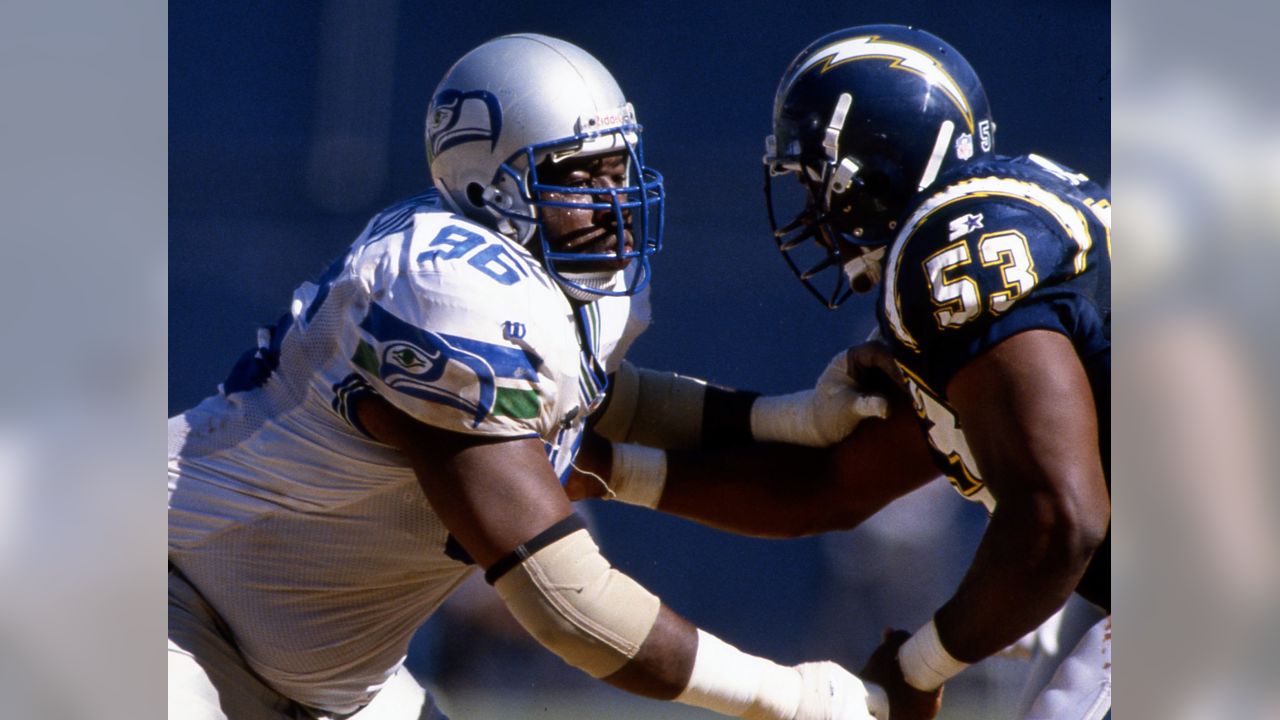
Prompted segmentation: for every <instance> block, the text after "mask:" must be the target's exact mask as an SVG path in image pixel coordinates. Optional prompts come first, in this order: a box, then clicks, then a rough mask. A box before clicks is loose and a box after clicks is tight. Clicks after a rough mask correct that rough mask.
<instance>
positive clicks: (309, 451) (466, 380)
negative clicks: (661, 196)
mask: <svg viewBox="0 0 1280 720" xmlns="http://www.w3.org/2000/svg"><path fill="white" fill-rule="evenodd" d="M647 317H648V313H647V305H645V298H643V297H638V298H626V297H620V298H602V299H601V300H600V301H598V302H596V303H592V304H590V305H587V306H585V307H584V308H581V309H580V311H578V312H576V313H575V311H574V310H573V309H572V308H571V307H570V305H569V303H568V301H567V300H566V299H565V297H564V295H563V293H562V292H561V291H560V290H559V289H558V287H557V286H556V285H555V284H554V283H553V282H552V281H551V280H550V279H549V278H548V277H547V275H546V273H545V271H544V270H543V268H542V266H541V265H540V264H539V263H538V262H537V261H536V260H535V259H534V258H533V257H532V256H530V255H529V254H528V252H527V251H525V250H524V248H522V247H520V246H519V245H516V244H514V243H512V242H510V241H508V240H506V239H505V238H503V237H501V236H498V235H495V234H493V233H491V232H490V231H488V230H486V229H485V228H483V227H480V226H478V225H475V224H473V223H471V222H469V221H467V220H465V219H462V218H460V217H458V216H456V215H452V214H450V213H448V212H445V211H443V210H442V209H441V207H440V205H439V200H438V197H437V196H436V195H435V194H434V193H429V194H427V195H424V196H420V197H417V198H413V199H411V200H409V201H406V202H404V203H401V204H400V205H397V206H394V207H392V208H390V209H388V210H387V211H385V212H383V213H381V214H380V215H378V216H377V217H375V218H374V219H373V220H372V221H371V222H370V223H369V225H368V226H367V227H366V229H365V231H364V233H362V235H361V237H360V238H359V239H358V240H357V241H356V242H355V243H354V244H353V245H352V246H351V249H350V251H349V252H348V253H347V254H346V255H345V256H344V257H342V258H340V259H339V260H338V261H336V262H335V263H334V264H333V265H332V266H330V268H329V269H328V270H327V271H326V272H325V274H324V276H323V277H322V278H321V279H320V281H319V283H318V284H311V283H307V284H304V285H303V286H302V287H300V288H299V289H298V290H297V291H296V292H295V293H294V297H293V302H292V304H291V307H290V310H289V312H288V313H287V314H286V315H285V316H284V317H283V318H282V320H281V321H280V322H279V323H277V324H276V326H275V327H273V328H270V329H266V330H263V331H261V332H260V334H259V347H258V348H256V349H255V350H253V351H251V352H250V353H246V355H245V356H244V357H243V358H242V359H241V361H240V362H239V363H237V365H236V368H235V369H234V370H233V372H232V373H231V375H230V376H229V377H228V378H227V380H226V381H225V382H224V383H223V384H222V385H221V386H220V388H219V390H220V392H219V394H218V395H215V396H213V397H211V398H208V399H206V400H205V401H204V402H202V403H201V404H200V405H199V406H198V407H196V408H194V409H192V410H189V411H187V412H186V413H183V414H182V415H180V416H178V417H175V418H173V419H171V420H170V424H169V425H170V448H169V492H170V502H169V505H170V509H169V549H170V558H171V559H172V560H173V562H174V563H175V564H176V565H177V566H178V567H179V568H180V569H181V570H182V571H183V572H184V573H185V574H186V575H187V576H188V577H189V578H190V579H191V581H192V583H193V584H194V585H195V586H196V587H197V588H199V590H200V591H201V592H202V593H203V594H204V595H205V596H206V598H207V599H208V600H209V602H210V604H211V605H212V606H213V607H214V608H216V610H217V611H218V614H219V615H220V616H221V617H222V619H223V620H225V621H226V623H227V625H228V627H229V629H230V631H231V633H232V635H233V636H234V637H235V641H236V643H237V646H238V648H239V649H240V651H241V653H242V654H243V655H244V656H245V659H246V660H247V661H248V662H249V664H250V666H251V667H252V668H253V669H254V671H255V672H257V673H258V674H259V675H261V676H262V677H263V678H264V679H265V680H266V681H267V682H268V683H270V684H271V685H272V686H273V687H275V688H276V689H277V690H278V691H280V692H281V693H283V694H284V695H286V696H288V697H291V698H293V699H295V700H297V701H299V702H303V703H305V704H308V705H312V706H315V707H320V708H325V709H328V710H332V711H335V712H350V711H352V710H354V709H355V708H356V707H359V706H360V705H362V704H364V703H366V702H368V700H369V699H370V698H371V697H372V695H373V693H374V692H376V689H377V687H378V686H379V685H380V684H381V683H382V682H384V681H385V680H386V679H387V678H389V677H390V676H391V675H392V674H393V673H394V672H395V670H396V668H397V667H398V664H399V663H400V662H401V661H402V659H403V658H404V656H405V654H406V652H407V648H408V643H409V639H410V637H411V636H412V634H413V632H414V630H415V629H416V628H417V627H418V625H420V624H421V623H422V621H423V620H425V619H426V617H427V616H428V615H429V614H430V613H431V612H432V611H433V610H434V609H435V607H437V606H438V605H439V603H440V602H442V601H443V599H444V598H445V596H447V595H448V593H449V592H450V591H452V590H453V588H454V587H456V586H457V584H458V583H459V582H461V580H462V579H463V578H464V577H465V575H466V573H467V572H468V571H469V567H470V566H469V565H468V564H466V563H467V561H466V557H465V553H462V552H461V549H460V548H459V547H458V546H457V545H456V543H453V542H452V541H451V539H450V537H449V534H448V531H447V529H446V528H445V527H444V525H443V523H441V522H440V520H439V518H438V517H437V516H436V514H435V513H434V511H433V510H432V509H431V507H430V505H429V503H427V501H426V498H425V496H424V495H423V493H422V491H421V489H420V488H419V486H418V483H417V479H416V478H415V476H414V474H413V472H412V470H411V469H410V468H408V467H406V466H405V465H404V461H403V459H402V457H401V456H400V455H399V453H397V452H395V451H393V450H392V449H391V448H388V447H386V446H384V445H382V444H380V443H377V442H374V441H373V440H372V439H371V438H369V437H368V436H367V435H366V434H365V433H364V432H363V431H362V429H361V428H360V427H359V423H358V421H357V420H356V418H355V415H354V413H353V412H352V407H353V401H354V400H355V399H356V398H357V397H358V396H359V395H361V394H366V393H377V394H378V395H380V396H382V397H383V398H385V399H386V400H387V401H389V402H391V403H392V404H393V405H395V406H396V407H397V408H399V409H400V410H402V411H404V412H405V413H407V414H409V415H410V416H412V417H414V418H415V419H417V420H419V421H421V422H423V423H426V424H429V425H432V426H435V427H439V428H444V429H446V430H450V431H454V432H459V433H466V434H472V435H481V436H487V437H505V438H522V437H530V438H532V437H537V438H541V439H542V440H543V442H544V444H545V445H546V447H547V450H548V459H549V461H550V462H551V463H552V467H553V469H554V470H555V472H556V473H557V474H560V475H562V476H563V475H565V474H567V472H568V469H569V464H570V462H571V461H572V457H573V453H574V451H575V450H576V447H577V444H578V442H579V439H580V435H581V432H582V428H583V422H584V420H585V418H586V416H587V414H588V413H589V412H590V411H591V410H592V409H593V407H594V405H596V404H598V402H599V399H600V397H601V396H602V394H603V389H604V388H603V385H604V382H603V377H604V373H605V372H607V371H608V370H610V369H612V368H613V367H615V366H616V365H617V364H618V363H619V362H620V361H621V357H622V354H623V353H625V351H626V349H627V347H628V345H629V343H630V342H631V341H632V340H633V339H634V337H635V336H636V335H638V334H639V332H641V331H642V330H643V328H644V325H645V322H646V321H647Z"/></svg>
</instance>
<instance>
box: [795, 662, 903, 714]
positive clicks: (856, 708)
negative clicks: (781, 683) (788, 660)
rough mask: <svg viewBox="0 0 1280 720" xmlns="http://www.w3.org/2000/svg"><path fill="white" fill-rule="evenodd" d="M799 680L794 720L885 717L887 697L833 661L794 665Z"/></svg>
mask: <svg viewBox="0 0 1280 720" xmlns="http://www.w3.org/2000/svg"><path fill="white" fill-rule="evenodd" d="M796 670H799V671H800V678H801V681H802V683H803V685H802V690H801V696H800V707H799V708H798V709H797V710H796V714H795V718H794V720H872V718H875V719H876V720H887V719H888V717H889V700H888V698H887V697H886V696H885V693H884V690H882V689H881V688H880V686H878V685H876V684H875V683H864V682H863V681H862V680H859V679H858V678H857V676H855V675H854V674H853V673H851V672H849V671H848V670H845V669H844V668H842V667H840V666H839V665H837V664H836V663H833V662H829V661H828V662H808V663H802V664H800V665H797V666H796Z"/></svg>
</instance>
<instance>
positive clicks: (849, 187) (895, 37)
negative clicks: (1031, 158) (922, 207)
mask: <svg viewBox="0 0 1280 720" xmlns="http://www.w3.org/2000/svg"><path fill="white" fill-rule="evenodd" d="M994 148H995V123H994V122H993V121H992V119H991V108H990V106H989V105H988V104H987V95H986V92H985V91H984V90H983V89H982V83H981V81H980V80H979V79H978V75H977V73H975V72H974V70H973V68H972V67H971V66H970V65H969V63H968V62H967V61H966V60H965V59H964V58H963V57H961V55H960V53H959V52H957V51H956V50H955V48H953V47H951V46H950V45H948V44H947V43H946V42H944V41H943V40H941V39H939V38H937V37H935V36H933V35H931V34H929V33H927V32H924V31H923V30H917V29H915V28H910V27H904V26H901V25H864V26H860V27H854V28H848V29H846V30H839V31H837V32H833V33H831V34H829V35H826V36H823V37H822V38H819V39H818V40H816V41H815V42H813V43H812V44H810V45H809V46H808V47H807V48H805V49H804V50H803V51H802V52H801V53H800V54H799V55H797V56H796V58H795V60H792V61H791V64H790V65H789V66H788V67H787V70H786V72H785V73H784V74H783V76H782V81H781V82H780V83H779V84H778V91H777V93H776V95H775V96H774V101H773V134H772V135H770V136H769V137H768V138H766V139H765V157H764V163H765V202H766V204H767V206H768V210H769V223H770V226H771V227H772V228H773V235H774V240H775V241H776V242H777V243H778V248H779V249H780V250H781V251H782V256H783V258H784V259H785V260H786V261H787V264H788V265H789V266H790V267H791V270H792V271H793V272H794V273H795V274H796V277H798V278H799V279H800V281H801V282H802V283H804V285H805V287H806V288H808V289H809V291H810V292H811V293H813V295H814V296H815V297H817V298H818V300H819V301H820V302H822V303H823V304H824V305H826V306H827V307H829V308H835V307H837V306H839V305H840V303H842V302H843V301H844V300H846V299H848V297H849V296H850V295H851V294H852V293H853V292H855V291H857V292H865V291H867V290H870V289H871V288H872V287H873V286H874V285H875V284H876V283H877V282H878V281H879V279H880V278H879V275H880V262H881V259H882V258H883V256H884V252H885V248H886V246H887V245H888V244H889V243H890V242H892V241H893V238H894V235H895V232H896V230H897V227H898V223H899V222H900V221H901V219H902V218H901V216H902V213H903V211H904V210H905V208H906V206H907V204H908V203H909V202H910V201H911V198H912V197H914V196H915V195H916V194H918V193H920V192H921V191H923V190H925V189H927V188H928V187H929V186H930V185H932V184H933V182H934V181H935V180H936V179H937V178H938V176H939V175H940V174H943V173H945V172H946V171H948V170H950V169H951V168H953V167H956V166H957V165H960V164H961V163H965V162H968V161H970V160H973V159H977V158H980V157H982V156H985V155H988V154H990V153H991V152H992V151H993V150H994ZM784 174H794V175H795V176H796V177H797V179H798V180H799V186H798V187H797V186H795V185H791V184H789V183H783V182H781V181H779V182H777V183H775V182H774V178H775V177H776V176H778V175H784ZM783 186H786V187H783ZM788 191H790V192H791V193H792V194H793V195H795V197H793V198H790V201H791V202H792V203H793V204H794V205H798V206H799V209H798V211H797V210H794V209H793V210H792V211H791V212H793V213H794V215H793V216H792V219H791V220H790V221H787V222H784V223H780V222H779V219H780V218H784V219H785V216H780V215H779V212H780V210H782V209H783V208H781V207H777V208H775V205H783V204H785V202H784V199H783V198H782V196H783V195H784V194H786V193H787V192H788ZM794 205H793V207H794ZM806 254H807V255H809V256H811V257H810V258H809V259H806V258H804V257H803V256H804V255H806Z"/></svg>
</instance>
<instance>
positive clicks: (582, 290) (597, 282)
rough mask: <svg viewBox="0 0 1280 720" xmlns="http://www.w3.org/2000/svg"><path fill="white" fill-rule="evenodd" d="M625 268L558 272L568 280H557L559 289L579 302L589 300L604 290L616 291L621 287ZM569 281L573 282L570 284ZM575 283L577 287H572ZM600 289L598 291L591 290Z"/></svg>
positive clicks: (624, 280)
mask: <svg viewBox="0 0 1280 720" xmlns="http://www.w3.org/2000/svg"><path fill="white" fill-rule="evenodd" d="M625 274H626V271H625V270H617V271H613V270H605V271H601V272H585V273H560V277H562V278H564V280H567V281H568V282H559V278H557V281H558V282H559V285H560V289H561V290H563V291H564V294H565V295H567V296H568V297H569V298H571V299H573V300H578V301H579V302H591V301H592V300H595V299H597V298H599V297H600V296H601V295H602V294H603V293H605V292H618V291H619V290H621V289H622V287H623V285H624V283H626V278H625V277H623V276H624V275H625ZM570 283H573V285H571V284H570ZM574 285H577V286H578V287H574ZM593 290H595V291H600V292H592V291H593Z"/></svg>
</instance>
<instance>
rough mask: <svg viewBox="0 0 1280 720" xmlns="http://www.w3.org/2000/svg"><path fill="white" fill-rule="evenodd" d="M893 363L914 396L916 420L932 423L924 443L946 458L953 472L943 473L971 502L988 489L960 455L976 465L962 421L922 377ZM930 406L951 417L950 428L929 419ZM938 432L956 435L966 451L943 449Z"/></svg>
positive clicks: (932, 418)
mask: <svg viewBox="0 0 1280 720" xmlns="http://www.w3.org/2000/svg"><path fill="white" fill-rule="evenodd" d="M894 362H895V364H897V366H898V369H899V370H901V371H902V374H903V376H904V377H905V378H906V380H907V391H908V393H909V394H910V395H911V404H912V406H913V407H914V408H915V411H916V416H917V417H919V418H920V419H921V420H926V421H928V422H929V426H930V427H929V429H928V431H926V432H925V439H926V440H927V441H928V443H929V447H931V448H933V450H934V451H935V452H937V453H938V454H940V455H942V456H943V457H945V458H946V459H947V465H948V467H950V468H952V469H953V471H952V472H944V474H945V475H946V477H947V481H948V482H950V483H951V486H952V487H954V488H955V489H956V492H958V493H960V494H961V495H963V496H964V497H966V498H971V497H973V496H974V495H976V494H978V493H979V492H981V491H982V489H983V488H985V487H986V486H987V484H986V483H985V482H983V480H982V478H981V477H979V476H977V475H975V474H973V472H972V471H970V469H969V466H968V463H967V462H966V461H965V457H964V455H963V454H961V450H962V449H963V451H964V453H967V454H969V456H970V457H969V461H970V462H974V463H975V464H976V462H977V461H976V460H974V459H973V457H972V451H971V450H969V441H968V439H967V438H965V436H964V431H963V430H961V429H960V422H959V419H958V418H956V414H955V411H954V410H952V409H951V406H950V405H948V404H947V403H946V401H945V400H943V399H942V396H941V395H939V394H938V393H937V392H935V391H934V390H933V388H931V387H929V385H928V383H926V382H925V381H924V380H922V379H920V376H919V375H916V374H915V373H913V372H911V370H910V369H909V368H907V366H905V365H903V364H902V363H900V362H897V361H896V360H895V361H894ZM929 402H932V404H933V405H936V406H937V407H938V409H939V410H941V411H942V412H945V413H946V414H947V415H948V416H950V419H951V427H950V428H946V427H943V426H942V425H940V424H939V420H942V419H943V418H936V417H931V416H930V415H929V411H928V404H929ZM935 430H937V431H938V432H939V433H944V432H947V431H950V432H955V433H957V434H958V436H959V437H958V438H957V440H958V441H959V442H960V443H963V444H964V447H963V448H958V447H957V448H943V447H941V446H940V444H939V440H938V438H937V437H935V435H934V431H935ZM975 469H976V468H975ZM957 471H958V472H957Z"/></svg>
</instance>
